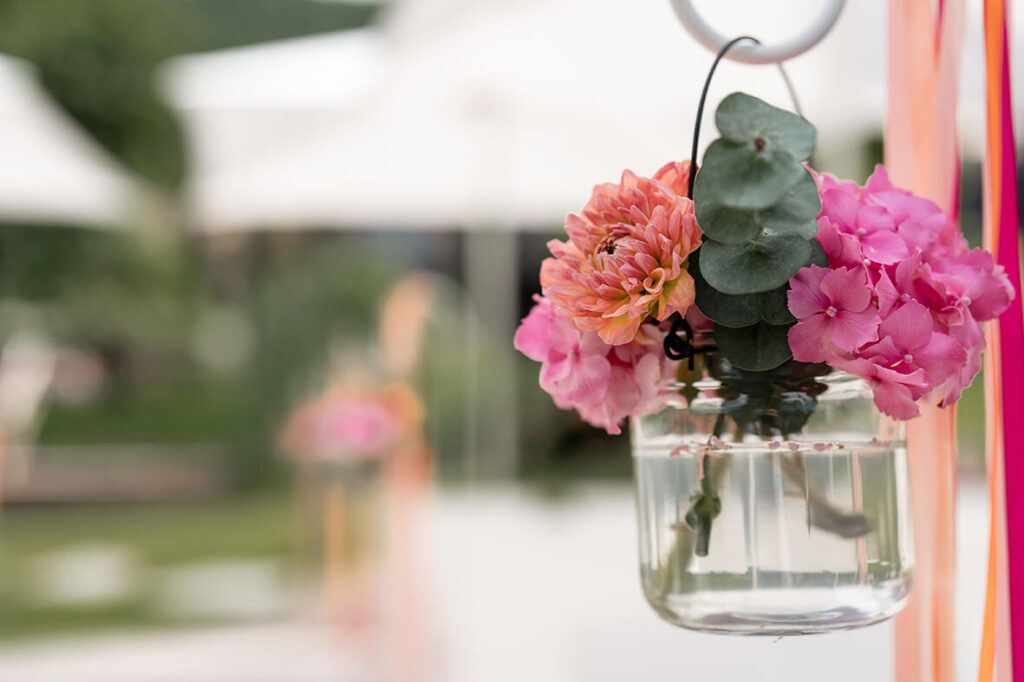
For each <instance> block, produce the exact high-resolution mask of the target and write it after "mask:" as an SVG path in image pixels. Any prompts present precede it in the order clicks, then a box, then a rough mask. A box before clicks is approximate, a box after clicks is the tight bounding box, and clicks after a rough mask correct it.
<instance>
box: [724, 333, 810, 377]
mask: <svg viewBox="0 0 1024 682" xmlns="http://www.w3.org/2000/svg"><path fill="white" fill-rule="evenodd" d="M788 330H789V328H788V327H784V326H782V325H775V324H767V323H765V322H758V323H757V324H754V325H751V326H749V327H740V328H735V327H726V326H725V325H720V324H716V325H715V342H716V343H717V344H718V350H719V352H721V353H722V354H723V355H725V357H727V358H729V360H730V361H731V362H732V364H733V366H735V367H738V368H739V369H745V370H747V371H750V372H761V371H764V370H769V369H775V368H776V367H778V366H779V365H781V364H782V363H784V362H786V361H787V360H789V359H790V358H792V357H793V352H792V351H790V350H789V340H788V339H787V338H786V334H787V332H788Z"/></svg>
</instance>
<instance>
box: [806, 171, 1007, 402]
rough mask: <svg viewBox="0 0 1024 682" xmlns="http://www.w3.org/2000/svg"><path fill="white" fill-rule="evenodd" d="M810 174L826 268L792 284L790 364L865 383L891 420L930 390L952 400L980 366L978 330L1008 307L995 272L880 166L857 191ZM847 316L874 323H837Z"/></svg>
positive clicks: (949, 222)
mask: <svg viewBox="0 0 1024 682" xmlns="http://www.w3.org/2000/svg"><path fill="white" fill-rule="evenodd" d="M815 178H816V180H817V182H818V189H819V192H820V193H821V197H822V210H821V213H820V214H819V216H818V237H817V238H818V243H819V244H821V246H822V248H823V249H824V250H825V254H826V255H827V256H828V260H829V268H827V269H826V268H819V267H817V266H810V267H807V268H803V269H802V270H800V272H798V273H797V274H796V276H795V277H793V279H792V280H790V285H791V287H792V289H791V291H790V293H789V306H790V311H791V312H792V313H793V315H794V316H795V317H796V318H797V320H798V322H797V324H796V325H795V326H793V327H792V328H791V329H790V332H789V341H790V345H791V347H792V348H793V354H794V357H795V358H796V359H797V360H803V361H808V362H819V361H825V362H828V363H829V364H830V365H832V366H834V367H837V368H839V369H842V370H844V371H847V372H850V373H852V374H856V375H857V376H860V377H863V378H864V379H865V380H867V381H868V382H869V383H870V384H871V386H872V388H873V389H874V392H875V403H876V404H877V405H878V407H879V409H881V410H882V411H883V412H885V413H886V414H888V415H890V416H893V417H896V418H898V419H910V418H913V417H915V416H917V415H918V414H919V409H918V407H917V405H916V401H917V400H918V399H920V398H922V397H924V396H926V395H928V394H930V393H931V392H932V391H936V392H939V391H941V401H942V404H945V405H948V404H952V403H953V402H955V401H956V400H957V399H958V398H959V397H960V393H961V391H962V390H963V388H964V387H965V386H967V385H968V384H969V383H970V382H971V380H972V379H973V378H974V376H975V375H976V374H977V373H978V370H979V369H980V368H981V352H982V350H984V348H985V337H984V334H983V333H982V331H981V327H980V326H979V322H983V321H985V320H990V319H992V318H994V317H996V316H998V315H999V314H1001V313H1002V312H1003V311H1004V310H1006V308H1007V307H1008V306H1009V304H1010V301H1011V300H1013V297H1014V291H1013V288H1012V286H1011V285H1010V282H1009V280H1008V279H1007V278H1006V275H1005V274H1004V273H1003V269H1002V268H1001V267H999V266H997V265H995V264H994V262H993V260H992V256H991V254H989V253H987V252H985V251H982V250H981V249H969V248H968V246H967V242H966V241H965V240H964V238H963V235H961V233H960V230H959V229H958V227H957V224H956V221H955V220H954V219H953V218H952V216H950V215H948V214H946V213H944V212H943V211H942V210H941V209H940V208H939V207H938V206H937V205H936V204H935V203H934V202H932V201H929V200H927V199H923V198H921V197H917V196H915V195H913V194H911V193H910V192H906V191H904V190H901V189H898V188H895V187H893V185H892V183H891V182H890V181H889V177H888V174H887V173H886V171H885V169H884V168H882V167H881V166H879V167H877V168H876V170H875V173H874V174H873V175H872V176H871V178H869V179H868V182H867V184H866V185H865V186H864V187H863V188H861V187H858V186H857V185H855V184H854V183H849V182H839V181H837V180H835V179H834V178H831V177H830V176H827V175H816V176H815ZM840 273H842V274H840ZM839 278H842V280H841V281H840V279H839ZM833 280H834V281H833ZM862 303H863V304H864V305H863V307H861V304H862ZM858 308H860V310H859V311H858V310H857V309H858ZM847 311H852V312H857V313H859V314H863V315H867V316H870V318H871V319H867V318H864V319H861V320H859V321H858V322H857V323H856V324H855V325H852V326H851V325H846V324H842V323H841V321H840V318H841V317H842V316H846V315H849V314H850V313H848V312H847ZM830 312H831V313H832V314H831V315H830V314H829V313H830ZM825 317H831V318H832V319H831V321H829V320H826V319H824V318H825Z"/></svg>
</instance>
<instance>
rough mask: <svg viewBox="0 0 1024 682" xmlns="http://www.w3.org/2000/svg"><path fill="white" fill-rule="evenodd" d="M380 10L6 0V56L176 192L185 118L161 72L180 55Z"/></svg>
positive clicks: (236, 2) (1, 6) (110, 146)
mask: <svg viewBox="0 0 1024 682" xmlns="http://www.w3.org/2000/svg"><path fill="white" fill-rule="evenodd" d="M376 12H377V7H376V6H373V5H365V4H347V3H343V2H329V3H328V2H316V1H311V0H4V1H3V2H0V52H4V53H7V54H11V55H14V56H16V57H20V58H21V59H24V60H27V61H29V62H31V63H32V64H33V65H34V66H35V68H36V69H37V72H38V76H39V80H40V82H41V83H42V85H43V86H44V87H45V88H46V90H47V91H48V92H49V93H50V95H51V96H52V97H53V98H54V100H55V101H56V102H57V103H58V104H59V105H60V106H61V107H62V108H63V109H64V110H65V111H66V112H67V113H68V114H69V115H70V116H71V117H72V118H73V119H75V120H76V121H77V122H78V123H79V124H80V125H81V126H82V127H83V128H84V129H85V130H86V131H87V132H88V133H89V134H90V135H91V136H92V137H93V138H94V139H95V140H96V141H97V142H99V144H100V145H101V146H103V147H104V148H105V149H106V150H107V151H108V152H109V153H110V154H112V155H113V156H114V157H115V158H117V159H119V160H120V161H122V162H123V163H124V164H125V165H127V166H128V167H129V168H131V169H132V170H134V171H135V172H137V173H138V174H139V175H141V176H142V177H143V178H145V179H147V180H149V181H150V182H152V183H154V184H157V185H160V186H163V187H167V188H171V189H174V188H177V187H179V186H180V185H181V183H182V182H183V180H184V178H185V175H186V173H187V171H188V158H187V155H186V151H185V144H184V136H183V132H182V128H181V125H180V122H179V121H178V119H177V117H176V116H175V114H174V112H172V111H171V109H169V108H168V106H167V104H166V103H165V102H164V101H163V99H162V98H161V97H160V95H159V93H158V91H157V85H156V83H155V74H156V70H157V68H158V66H159V65H160V63H161V62H162V61H164V60H165V59H167V58H169V57H173V56H175V55H179V54H183V53H187V52H196V51H201V50H214V49H222V48H226V47H233V46H237V45H244V44H248V43H256V42H261V41H267V40H279V39H282V38H292V37H298V36H303V35H308V34H311V33H320V32H324V31H338V30H343V29H346V28H352V27H356V26H364V25H366V24H368V23H369V22H370V21H371V20H372V19H373V17H374V16H375V15H376Z"/></svg>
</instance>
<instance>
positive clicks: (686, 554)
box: [631, 358, 913, 636]
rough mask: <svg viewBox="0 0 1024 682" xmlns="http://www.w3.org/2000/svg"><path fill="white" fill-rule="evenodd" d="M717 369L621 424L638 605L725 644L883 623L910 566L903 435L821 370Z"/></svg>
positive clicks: (852, 381)
mask: <svg viewBox="0 0 1024 682" xmlns="http://www.w3.org/2000/svg"><path fill="white" fill-rule="evenodd" d="M707 363H708V364H709V365H712V366H714V365H715V364H716V361H715V360H714V359H713V358H712V359H709V360H707ZM719 363H724V361H719ZM788 366H790V369H787V367H788ZM792 367H796V369H795V370H794V369H792ZM807 368H811V371H808V370H807ZM712 369H713V370H714V367H712ZM718 370H719V371H712V372H710V374H713V375H715V376H718V377H719V378H718V379H713V378H709V372H705V371H702V370H701V368H700V367H698V368H697V372H696V376H698V377H700V378H698V379H696V380H695V381H692V382H690V383H680V384H679V385H678V388H679V394H678V398H673V399H672V400H671V401H670V403H669V404H668V405H667V406H666V407H665V408H664V409H663V410H662V411H661V412H659V413H657V414H653V415H650V416H647V417H642V418H635V419H633V421H632V427H631V434H632V447H633V458H634V459H633V461H634V467H635V484H636V504H637V511H638V516H639V531H640V532H639V537H640V572H641V577H642V581H643V590H644V594H645V596H646V597H647V600H648V601H649V602H650V604H651V605H652V606H653V607H654V609H655V610H656V611H657V612H658V613H659V614H660V615H661V617H662V618H664V619H665V620H667V621H669V622H671V623H673V624H675V625H680V626H682V627H686V628H690V629H694V630H701V631H705V632H718V633H726V634H741V635H771V636H779V635H795V634H808V633H815V632H833V631H838V630H846V629H850V628H856V627H861V626H865V625H870V624H872V623H877V622H879V621H882V620H885V619H886V618H889V617H890V616H892V615H893V614H895V613H896V612H897V611H899V610H900V609H901V608H902V606H903V605H904V603H905V602H906V599H907V597H908V595H909V592H910V585H911V570H912V568H913V549H912V529H911V519H910V500H909V494H910V492H909V481H908V471H907V461H906V449H905V442H904V428H903V424H902V423H901V422H896V421H893V420H890V419H888V418H887V417H885V416H884V415H882V414H881V413H880V412H879V411H878V410H877V409H876V408H875V406H874V403H873V401H872V394H871V391H870V389H869V387H868V386H867V385H866V384H865V382H864V381H862V380H861V379H858V378H855V377H851V376H849V375H846V374H842V373H830V374H825V371H827V368H824V366H821V365H818V366H814V365H801V364H799V363H788V364H787V365H784V366H783V368H781V369H780V370H779V371H780V372H781V374H782V375H783V377H782V379H781V380H780V379H778V378H776V377H774V376H773V375H772V376H767V377H765V376H763V375H759V376H760V377H761V378H760V379H753V380H752V379H751V377H753V376H754V375H750V374H746V373H743V372H737V371H736V370H732V369H731V368H729V367H728V366H727V365H726V367H725V370H724V371H721V364H719V366H718ZM723 375H724V376H723Z"/></svg>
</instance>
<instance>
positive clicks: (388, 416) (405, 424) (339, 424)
mask: <svg viewBox="0 0 1024 682" xmlns="http://www.w3.org/2000/svg"><path fill="white" fill-rule="evenodd" d="M422 419H423V409H422V407H421V405H420V403H419V401H418V400H417V399H416V396H415V395H414V394H413V392H412V391H411V390H410V389H409V387H408V386H406V385H404V384H391V385H388V386H384V387H379V386H373V385H364V384H354V385H353V384H348V383H341V382H336V383H333V384H331V385H329V386H328V387H327V388H326V389H324V390H323V392H322V393H321V394H320V395H318V396H316V397H314V398H312V399H311V400H309V401H308V402H306V403H305V404H303V405H301V406H299V407H298V408H297V409H296V410H295V411H294V412H293V413H292V415H291V416H290V417H289V418H288V421H287V422H286V423H285V425H284V428H283V429H282V431H281V436H280V446H281V449H282V450H283V451H284V452H286V453H287V454H289V455H290V456H292V457H294V458H295V459H298V460H309V461H319V462H339V463H343V462H362V461H368V460H373V459H377V458H380V457H383V456H385V455H387V454H389V453H392V452H395V451H397V450H398V449H400V448H401V447H402V446H403V445H406V444H408V443H410V442H413V441H414V440H415V439H416V438H418V434H419V426H420V424H421V422H422Z"/></svg>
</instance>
